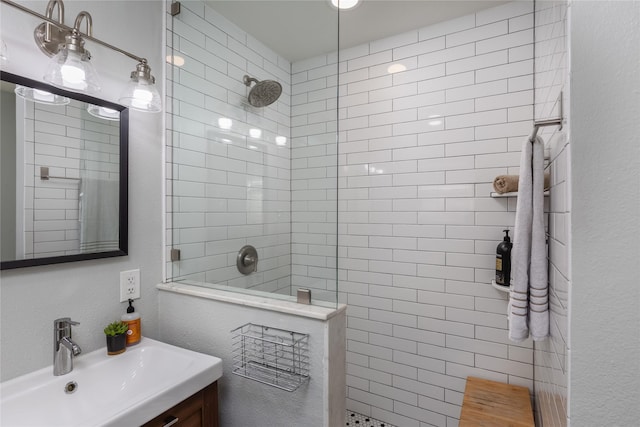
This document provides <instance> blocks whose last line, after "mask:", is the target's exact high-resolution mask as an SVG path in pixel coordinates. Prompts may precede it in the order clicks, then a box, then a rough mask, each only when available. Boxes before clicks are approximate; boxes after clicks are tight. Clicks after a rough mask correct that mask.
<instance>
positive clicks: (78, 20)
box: [73, 10, 93, 37]
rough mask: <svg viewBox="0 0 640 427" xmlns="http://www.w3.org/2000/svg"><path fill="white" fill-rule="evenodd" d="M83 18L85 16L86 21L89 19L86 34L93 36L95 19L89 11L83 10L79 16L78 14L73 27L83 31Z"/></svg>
mask: <svg viewBox="0 0 640 427" xmlns="http://www.w3.org/2000/svg"><path fill="white" fill-rule="evenodd" d="M82 18H85V21H87V31H86V35H87V36H89V37H93V19H92V18H91V15H90V14H89V12H86V11H84V10H83V11H82V12H80V13H79V14H78V16H76V22H75V23H74V24H73V29H74V30H76V31H77V32H79V33H81V32H80V26H81V25H82Z"/></svg>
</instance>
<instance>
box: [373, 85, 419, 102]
mask: <svg viewBox="0 0 640 427" xmlns="http://www.w3.org/2000/svg"><path fill="white" fill-rule="evenodd" d="M417 93H418V85H417V83H409V84H406V85H401V86H393V87H388V88H384V89H378V90H372V91H371V92H369V101H370V102H377V101H384V100H386V99H396V98H402V97H404V96H411V95H417Z"/></svg>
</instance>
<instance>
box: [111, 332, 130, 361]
mask: <svg viewBox="0 0 640 427" xmlns="http://www.w3.org/2000/svg"><path fill="white" fill-rule="evenodd" d="M106 337H107V354H108V355H109V356H115V355H116V354H120V353H124V351H125V350H126V349H127V334H120V335H114V336H109V335H106Z"/></svg>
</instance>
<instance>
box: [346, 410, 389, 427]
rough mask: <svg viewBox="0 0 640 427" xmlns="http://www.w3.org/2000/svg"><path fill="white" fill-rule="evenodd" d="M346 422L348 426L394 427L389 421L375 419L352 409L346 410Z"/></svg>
mask: <svg viewBox="0 0 640 427" xmlns="http://www.w3.org/2000/svg"><path fill="white" fill-rule="evenodd" d="M346 420H347V422H346V424H345V425H348V426H349V427H395V426H394V425H391V424H389V423H385V422H382V421H380V420H376V419H374V418H371V417H368V416H366V415H362V414H359V413H357V412H353V411H347V417H346Z"/></svg>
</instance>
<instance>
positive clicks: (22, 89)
mask: <svg viewBox="0 0 640 427" xmlns="http://www.w3.org/2000/svg"><path fill="white" fill-rule="evenodd" d="M14 92H15V93H16V95H18V96H19V97H21V98H24V99H26V100H27V101H33V102H37V103H39V104H48V105H67V104H68V103H70V102H71V100H70V99H69V98H67V97H66V96H62V95H57V94H55V93H51V92H47V91H46V90H40V89H34V88H31V87H26V86H20V85H16V88H15V89H14Z"/></svg>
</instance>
